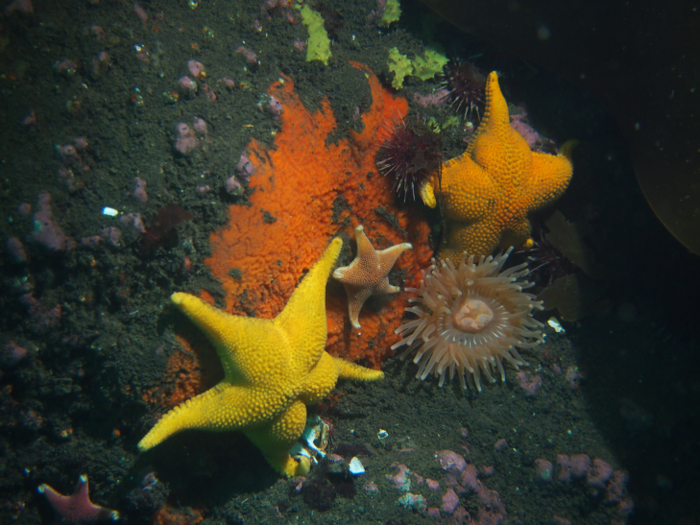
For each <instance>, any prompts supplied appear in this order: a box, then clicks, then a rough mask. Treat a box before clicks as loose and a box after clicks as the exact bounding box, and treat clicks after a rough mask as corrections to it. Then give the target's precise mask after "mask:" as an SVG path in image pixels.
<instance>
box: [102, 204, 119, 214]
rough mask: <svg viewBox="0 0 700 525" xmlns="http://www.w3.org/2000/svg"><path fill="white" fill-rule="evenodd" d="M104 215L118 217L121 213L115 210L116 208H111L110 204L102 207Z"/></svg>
mask: <svg viewBox="0 0 700 525" xmlns="http://www.w3.org/2000/svg"><path fill="white" fill-rule="evenodd" d="M102 215H107V216H109V217H116V216H117V215H119V212H118V211H117V210H115V209H114V208H110V207H109V206H105V207H104V208H102Z"/></svg>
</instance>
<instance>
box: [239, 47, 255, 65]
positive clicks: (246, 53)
mask: <svg viewBox="0 0 700 525" xmlns="http://www.w3.org/2000/svg"><path fill="white" fill-rule="evenodd" d="M236 53H238V54H239V55H243V58H244V59H245V61H246V62H248V63H249V64H251V65H255V64H259V63H260V61H259V60H258V55H256V54H255V53H253V52H252V51H251V50H250V49H248V48H247V47H245V46H240V47H239V48H238V49H236Z"/></svg>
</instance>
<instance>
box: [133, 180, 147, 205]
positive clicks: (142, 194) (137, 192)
mask: <svg viewBox="0 0 700 525" xmlns="http://www.w3.org/2000/svg"><path fill="white" fill-rule="evenodd" d="M134 182H135V183H136V188H135V189H134V192H133V193H132V195H133V196H134V197H136V200H138V201H139V202H140V203H141V204H146V203H147V202H148V193H146V186H147V184H148V183H147V182H146V181H145V180H143V179H142V178H141V177H136V178H134Z"/></svg>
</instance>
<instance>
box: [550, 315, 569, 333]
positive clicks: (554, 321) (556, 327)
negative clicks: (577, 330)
mask: <svg viewBox="0 0 700 525" xmlns="http://www.w3.org/2000/svg"><path fill="white" fill-rule="evenodd" d="M547 324H548V325H549V326H551V327H552V328H554V331H555V332H556V333H563V334H565V333H566V330H564V328H562V326H561V324H559V321H558V320H557V318H556V317H550V318H549V319H547Z"/></svg>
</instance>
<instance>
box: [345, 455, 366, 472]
mask: <svg viewBox="0 0 700 525" xmlns="http://www.w3.org/2000/svg"><path fill="white" fill-rule="evenodd" d="M348 470H349V471H350V474H352V475H353V476H359V475H360V474H364V473H365V467H364V466H363V465H362V462H361V461H360V460H359V459H357V458H352V459H351V460H350V464H349V465H348Z"/></svg>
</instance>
